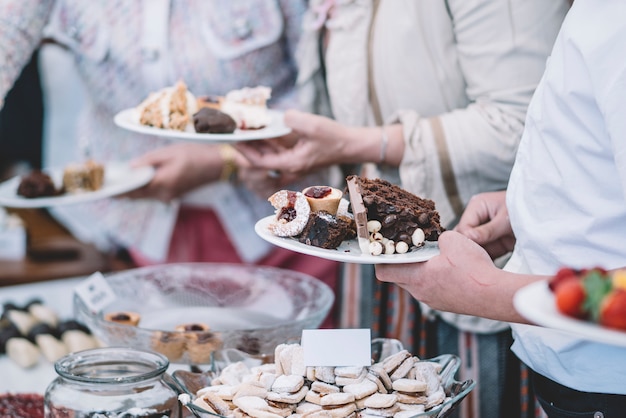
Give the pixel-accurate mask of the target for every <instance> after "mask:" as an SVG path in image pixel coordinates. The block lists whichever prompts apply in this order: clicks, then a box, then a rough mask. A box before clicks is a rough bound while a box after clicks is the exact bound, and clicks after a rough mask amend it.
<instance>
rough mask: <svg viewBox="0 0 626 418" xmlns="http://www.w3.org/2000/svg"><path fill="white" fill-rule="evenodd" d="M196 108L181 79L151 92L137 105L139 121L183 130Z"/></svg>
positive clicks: (191, 95) (144, 123)
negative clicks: (170, 85)
mask: <svg viewBox="0 0 626 418" xmlns="http://www.w3.org/2000/svg"><path fill="white" fill-rule="evenodd" d="M197 108H198V105H197V101H196V98H195V96H194V95H193V94H192V93H191V92H190V91H189V90H187V85H186V84H185V83H183V82H182V81H179V82H177V83H176V85H174V86H172V87H166V88H164V89H161V90H159V91H157V92H154V93H151V94H150V95H149V96H148V97H147V98H146V99H145V100H144V101H143V102H142V103H141V104H140V105H139V106H138V107H137V110H138V112H139V123H140V124H142V125H146V126H154V127H155V128H163V129H174V130H177V131H185V130H186V129H187V126H188V125H189V124H190V122H191V118H192V115H193V114H194V113H196V110H197Z"/></svg>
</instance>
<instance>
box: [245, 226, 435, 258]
mask: <svg viewBox="0 0 626 418" xmlns="http://www.w3.org/2000/svg"><path fill="white" fill-rule="evenodd" d="M274 218H275V215H270V216H267V217H265V218H263V219H261V220H259V221H258V222H257V223H256V224H255V226H254V230H255V231H256V233H257V234H258V235H259V236H260V237H261V238H263V239H264V240H266V241H267V242H269V243H271V244H274V245H276V246H278V247H281V248H285V249H287V250H291V251H295V252H298V253H301V254H307V255H312V256H315V257H319V258H324V259H326V260H333V261H341V262H345V263H354V264H408V263H421V262H424V261H428V260H430V259H431V258H433V257H435V256H437V255H439V245H438V244H437V243H436V242H430V241H426V243H425V244H424V246H423V247H420V248H415V249H413V250H411V251H409V252H407V253H404V254H381V255H371V254H364V253H363V252H362V251H361V249H360V248H359V244H358V242H357V240H356V239H352V240H346V241H344V242H342V243H341V245H339V247H337V248H336V249H325V248H319V247H314V246H312V245H307V244H304V243H302V242H299V241H298V240H297V239H295V238H283V237H278V236H276V235H274V234H272V233H271V232H270V231H269V229H268V226H269V225H270V223H271V222H272V221H273V220H274Z"/></svg>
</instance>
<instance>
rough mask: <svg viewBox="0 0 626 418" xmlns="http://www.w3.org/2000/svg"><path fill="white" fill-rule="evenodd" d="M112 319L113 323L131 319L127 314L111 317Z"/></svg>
mask: <svg viewBox="0 0 626 418" xmlns="http://www.w3.org/2000/svg"><path fill="white" fill-rule="evenodd" d="M111 319H112V320H113V321H128V320H129V319H130V315H128V314H125V313H118V314H115V315H113V316H111Z"/></svg>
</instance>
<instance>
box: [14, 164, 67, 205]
mask: <svg viewBox="0 0 626 418" xmlns="http://www.w3.org/2000/svg"><path fill="white" fill-rule="evenodd" d="M17 194H18V195H20V196H24V197H28V198H33V197H44V196H56V195H57V194H59V191H58V190H57V188H56V186H55V185H54V182H53V181H52V179H51V178H50V176H49V175H47V174H46V173H44V172H42V171H40V170H33V171H31V172H30V173H29V174H28V175H26V176H24V177H22V180H21V181H20V184H19V186H18V187H17Z"/></svg>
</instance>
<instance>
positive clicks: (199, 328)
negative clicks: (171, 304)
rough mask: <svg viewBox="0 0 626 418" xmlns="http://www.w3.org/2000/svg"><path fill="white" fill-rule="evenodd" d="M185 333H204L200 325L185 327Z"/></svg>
mask: <svg viewBox="0 0 626 418" xmlns="http://www.w3.org/2000/svg"><path fill="white" fill-rule="evenodd" d="M185 331H204V327H203V326H202V325H200V324H189V325H185Z"/></svg>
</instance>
